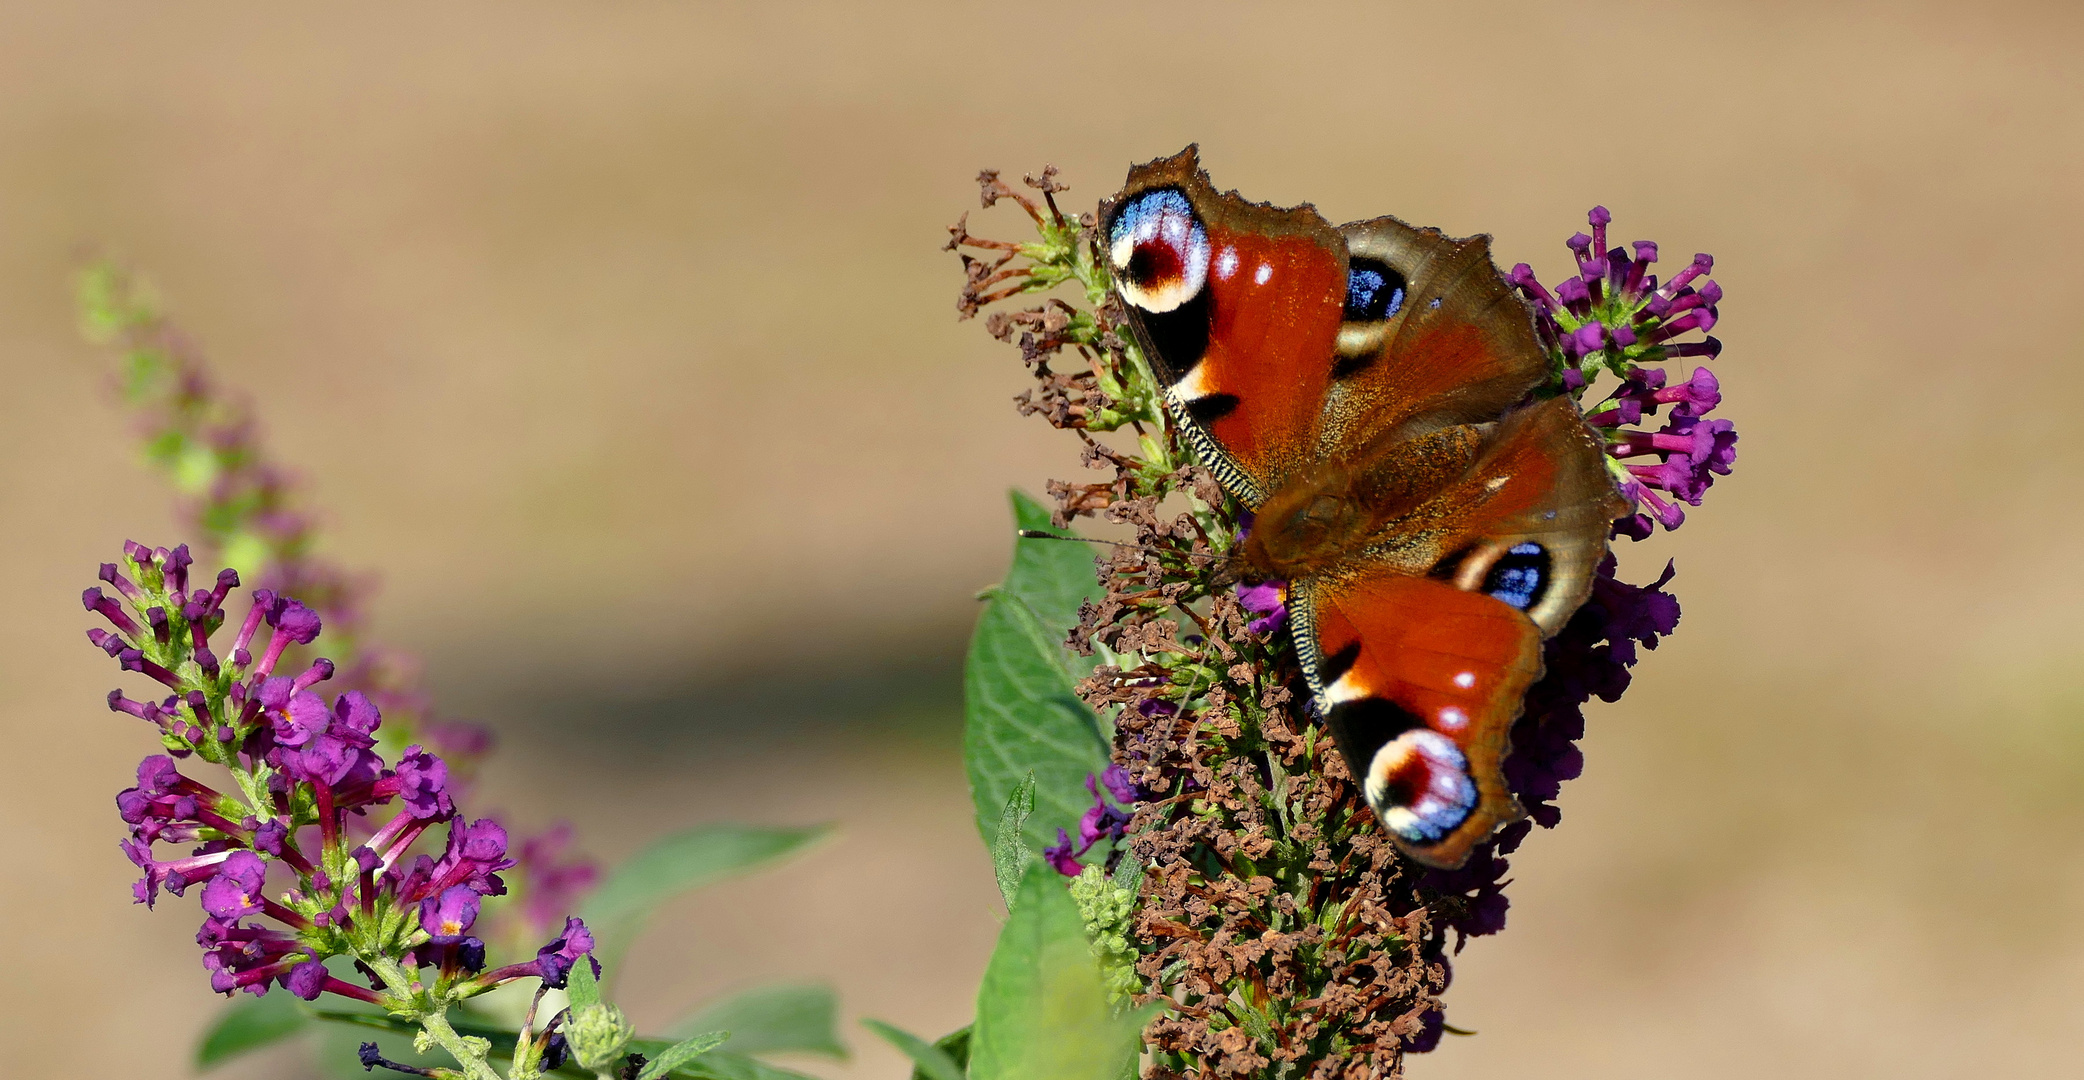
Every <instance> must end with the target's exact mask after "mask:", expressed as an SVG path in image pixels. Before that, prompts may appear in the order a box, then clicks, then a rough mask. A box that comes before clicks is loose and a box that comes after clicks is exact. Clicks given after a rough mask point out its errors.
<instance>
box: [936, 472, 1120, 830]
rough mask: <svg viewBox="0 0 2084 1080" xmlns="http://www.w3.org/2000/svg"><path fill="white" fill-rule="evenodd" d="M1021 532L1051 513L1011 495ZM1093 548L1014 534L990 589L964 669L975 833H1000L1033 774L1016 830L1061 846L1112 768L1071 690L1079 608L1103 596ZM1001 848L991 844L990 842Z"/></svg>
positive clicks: (1078, 665)
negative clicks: (1006, 562)
mask: <svg viewBox="0 0 2084 1080" xmlns="http://www.w3.org/2000/svg"><path fill="white" fill-rule="evenodd" d="M1013 516H1014V521H1015V523H1016V524H1017V525H1018V526H1019V527H1020V528H1023V529H1044V528H1048V526H1049V513H1048V511H1046V510H1044V509H1042V507H1041V506H1040V505H1039V504H1037V503H1036V502H1035V501H1034V500H1033V499H1030V498H1028V497H1027V496H1025V495H1022V494H1020V493H1019V492H1014V493H1013ZM1098 592H1099V585H1098V583H1097V581H1096V579H1095V577H1094V573H1093V554H1092V552H1091V551H1089V550H1086V545H1084V544H1072V543H1065V542H1063V541H1058V540H1026V539H1022V540H1016V541H1014V546H1013V566H1012V568H1011V569H1009V570H1008V571H1007V572H1006V580H1005V581H1004V582H1003V583H1002V584H1000V585H999V586H998V587H997V588H995V589H993V590H991V591H990V593H989V595H990V603H989V604H988V605H987V606H986V607H985V609H984V614H983V615H982V616H981V617H980V618H979V619H978V620H977V630H976V633H975V634H973V635H972V636H971V638H970V652H969V658H968V660H967V661H966V662H965V664H964V667H963V735H962V742H963V746H962V752H963V761H964V764H965V765H966V767H967V769H968V771H969V778H970V798H971V800H972V801H973V802H974V803H975V805H976V812H977V831H978V833H979V834H980V835H981V836H983V838H984V842H985V843H986V844H994V841H995V840H996V839H997V837H998V831H999V818H1000V816H1001V815H1002V814H1003V812H1004V811H1005V808H1006V806H1007V803H1008V801H1009V799H1010V798H1011V797H1012V795H1013V792H1014V789H1015V788H1016V787H1018V786H1019V785H1020V784H1021V783H1023V782H1024V781H1025V780H1026V778H1027V777H1028V776H1029V775H1030V774H1032V775H1033V776H1034V780H1035V794H1034V812H1033V813H1032V814H1031V815H1030V816H1029V817H1028V819H1027V820H1026V822H1025V823H1024V824H1023V826H1022V828H1021V830H1020V833H1021V838H1022V840H1023V841H1024V842H1025V843H1026V844H1027V845H1028V847H1029V849H1030V850H1034V851H1040V850H1041V849H1043V848H1046V847H1048V846H1050V845H1052V844H1054V843H1056V831H1057V830H1058V829H1060V828H1062V829H1070V828H1074V827H1075V826H1076V825H1077V822H1078V818H1079V816H1080V815H1081V814H1084V813H1085V810H1086V807H1087V806H1089V805H1090V804H1091V803H1092V795H1091V793H1090V792H1088V791H1086V788H1085V780H1086V777H1087V776H1088V775H1090V774H1095V773H1098V772H1100V771H1101V770H1103V769H1105V768H1106V767H1107V735H1106V734H1105V732H1104V731H1103V729H1102V726H1101V723H1100V718H1099V717H1097V716H1095V715H1093V711H1092V710H1091V709H1088V708H1086V705H1085V703H1084V702H1082V701H1080V700H1078V695H1077V694H1076V693H1075V692H1074V689H1073V688H1074V687H1075V686H1076V685H1077V683H1078V680H1079V679H1081V678H1083V677H1084V676H1085V675H1086V674H1087V673H1088V672H1090V671H1091V670H1092V665H1093V661H1092V660H1091V659H1089V658H1081V657H1077V656H1074V655H1072V654H1071V652H1070V651H1069V650H1067V649H1065V648H1064V638H1065V637H1066V636H1067V635H1069V634H1070V632H1071V628H1072V627H1074V626H1075V625H1077V622H1078V607H1079V604H1080V603H1082V602H1083V601H1085V600H1086V599H1088V598H1091V597H1093V596H1095V595H1097V594H1098ZM994 846H995V845H994Z"/></svg>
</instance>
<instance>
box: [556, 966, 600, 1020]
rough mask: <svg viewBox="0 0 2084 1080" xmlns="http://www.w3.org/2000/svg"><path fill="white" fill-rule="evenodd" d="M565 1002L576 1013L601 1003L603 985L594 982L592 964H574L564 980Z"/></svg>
mask: <svg viewBox="0 0 2084 1080" xmlns="http://www.w3.org/2000/svg"><path fill="white" fill-rule="evenodd" d="M564 996H565V1000H567V1001H569V1002H571V1005H572V1008H573V1010H574V1011H576V1010H578V1009H582V1008H585V1007H587V1006H589V1005H598V1004H600V1003H601V984H600V983H598V982H596V981H594V977H593V965H592V964H573V965H572V972H571V974H570V975H567V976H565V980H564Z"/></svg>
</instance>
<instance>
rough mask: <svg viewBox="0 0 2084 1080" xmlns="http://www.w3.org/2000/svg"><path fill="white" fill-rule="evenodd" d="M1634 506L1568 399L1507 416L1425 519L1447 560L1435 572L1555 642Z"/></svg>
mask: <svg viewBox="0 0 2084 1080" xmlns="http://www.w3.org/2000/svg"><path fill="white" fill-rule="evenodd" d="M1627 508H1628V505H1627V503H1626V502H1625V501H1623V500H1622V498H1621V493H1620V492H1619V490H1617V489H1616V488H1615V487H1614V481H1613V478H1612V477H1611V476H1610V475H1609V474H1608V472H1607V469H1606V451H1605V447H1604V444H1603V443H1602V442H1601V440H1600V438H1599V436H1598V435H1596V434H1594V433H1593V431H1592V429H1591V428H1589V427H1587V426H1586V425H1585V421H1584V417H1583V416H1582V415H1580V414H1579V412H1578V410H1577V407H1576V406H1575V405H1574V404H1572V403H1571V401H1570V399H1569V398H1567V397H1557V398H1551V399H1549V400H1547V401H1543V402H1540V403H1538V404H1535V405H1530V406H1528V407H1527V408H1524V409H1519V410H1516V411H1514V412H1512V413H1509V414H1507V415H1506V417H1505V419H1503V420H1501V421H1499V422H1498V424H1497V426H1496V427H1495V428H1493V429H1492V430H1491V432H1490V434H1489V436H1488V437H1487V439H1486V442H1485V446H1484V449H1483V450H1482V452H1481V453H1480V454H1479V455H1478V457H1477V460H1476V463H1475V464H1474V465H1473V466H1472V467H1471V468H1470V470H1469V472H1468V473H1467V474H1466V475H1465V476H1464V477H1462V478H1461V479H1460V480H1458V481H1456V482H1455V483H1454V484H1452V485H1450V486H1449V487H1448V488H1447V489H1446V490H1445V491H1443V492H1442V493H1441V494H1440V495H1438V496H1435V498H1434V500H1433V504H1432V506H1430V507H1428V508H1427V511H1426V512H1422V514H1421V516H1424V517H1428V518H1430V519H1431V520H1433V521H1434V522H1437V523H1438V524H1437V526H1436V527H1437V528H1439V529H1440V530H1441V533H1442V535H1441V538H1440V539H1438V540H1437V541H1435V542H1436V543H1437V544H1438V546H1439V548H1440V550H1441V551H1442V552H1443V553H1444V554H1445V555H1446V556H1447V561H1446V562H1444V563H1443V564H1441V565H1438V566H1436V567H1434V569H1433V573H1434V574H1435V575H1437V576H1442V577H1446V578H1448V579H1449V580H1451V581H1452V582H1453V583H1454V584H1455V586H1456V587H1458V588H1461V589H1466V590H1468V591H1470V592H1476V593H1482V594H1486V595H1488V596H1491V597H1494V598H1496V599H1498V600H1501V601H1503V602H1504V603H1506V604H1507V605H1509V606H1511V607H1514V608H1517V609H1519V610H1521V611H1524V612H1526V613H1527V615H1528V617H1530V618H1532V619H1533V620H1534V623H1535V625H1537V626H1538V627H1540V629H1541V633H1542V636H1543V637H1553V636H1554V635H1555V634H1556V632H1557V631H1559V630H1561V629H1562V628H1563V624H1564V623H1565V622H1568V621H1569V619H1570V616H1571V615H1572V614H1573V613H1574V612H1576V611H1577V609H1578V605H1580V604H1582V603H1584V601H1585V597H1586V596H1587V595H1588V594H1589V593H1590V592H1591V589H1592V574H1593V571H1594V570H1595V569H1596V568H1597V567H1598V565H1599V560H1600V559H1602V558H1604V557H1605V555H1606V544H1607V537H1608V535H1609V529H1610V527H1611V526H1612V524H1613V521H1614V519H1615V518H1617V517H1619V516H1620V515H1621V514H1623V513H1625V512H1626V511H1627Z"/></svg>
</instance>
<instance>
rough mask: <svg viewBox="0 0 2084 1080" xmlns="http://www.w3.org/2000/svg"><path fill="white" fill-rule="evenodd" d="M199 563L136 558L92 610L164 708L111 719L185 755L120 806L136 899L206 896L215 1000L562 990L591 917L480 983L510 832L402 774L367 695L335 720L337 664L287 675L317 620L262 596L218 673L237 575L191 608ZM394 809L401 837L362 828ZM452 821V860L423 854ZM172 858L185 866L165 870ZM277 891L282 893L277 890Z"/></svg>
mask: <svg viewBox="0 0 2084 1080" xmlns="http://www.w3.org/2000/svg"><path fill="white" fill-rule="evenodd" d="M191 562H192V560H191V559H190V557H189V554H188V550H187V548H186V547H185V546H183V547H178V548H174V549H171V550H169V549H165V548H159V549H151V548H146V547H145V546H143V545H140V544H134V543H133V544H127V545H126V546H125V549H124V562H123V564H122V565H120V566H119V565H117V564H114V563H111V564H107V565H104V566H103V567H102V568H101V580H102V581H103V583H104V584H106V585H108V586H109V587H111V588H113V589H114V590H115V593H116V595H114V596H110V595H108V594H106V593H104V592H103V590H102V589H101V588H99V587H97V588H92V589H88V590H87V591H86V594H85V596H84V597H83V599H84V603H85V606H86V608H87V609H88V610H89V611H93V612H96V613H98V614H100V615H101V616H103V617H104V618H105V619H106V620H107V621H108V622H109V624H110V625H111V626H113V627H114V630H113V632H111V631H109V630H102V629H95V630H90V631H89V632H88V638H89V640H91V641H92V642H93V643H94V644H95V645H96V646H97V647H99V648H101V649H102V650H103V651H105V652H107V653H108V654H109V655H110V656H112V657H115V658H116V659H117V660H118V661H119V662H120V663H121V664H122V666H123V668H124V669H125V670H128V671H137V672H142V673H143V674H145V675H147V676H149V677H151V678H152V679H154V680H156V681H157V682H158V683H160V684H161V686H162V687H163V688H164V689H165V690H166V691H167V693H166V695H165V696H164V697H162V698H159V699H157V700H148V701H137V700H133V699H131V698H129V697H127V696H126V695H124V694H123V692H122V691H120V690H118V691H115V692H112V693H111V694H110V695H109V706H110V708H111V709H113V710H115V711H117V712H122V713H127V714H129V715H131V716H135V717H138V718H139V719H142V720H144V721H146V722H148V723H151V724H153V725H154V726H155V727H156V728H157V729H158V733H159V736H160V740H161V742H162V743H163V744H164V745H165V747H166V749H167V751H168V752H167V753H166V754H159V755H154V756H152V757H148V758H146V759H145V760H144V761H143V762H142V763H141V764H140V765H139V766H138V771H137V786H135V787H132V788H128V789H126V790H124V791H123V792H122V793H120V794H119V795H118V796H117V797H116V806H117V810H118V812H119V813H120V814H121V815H122V818H123V820H124V822H125V823H126V824H128V825H129V826H130V837H129V839H127V840H125V841H124V842H123V849H124V852H125V854H127V855H128V856H129V857H130V859H131V861H132V862H134V863H136V864H137V865H138V867H139V868H140V869H141V870H143V871H144V877H143V878H142V879H140V880H139V881H138V883H137V885H136V886H135V888H134V890H133V891H134V895H135V896H136V899H137V900H138V901H139V902H140V903H143V904H146V905H147V906H150V905H152V904H153V903H154V901H155V900H156V898H157V896H158V894H159V892H160V891H161V890H165V891H167V892H169V893H172V894H174V895H177V896H179V895H182V894H183V893H184V892H185V890H186V889H187V888H189V887H190V886H194V885H200V886H201V905H202V908H203V912H204V914H205V915H206V916H207V918H206V919H205V921H204V923H203V926H202V929H201V931H200V932H199V933H198V934H197V936H196V940H197V943H198V944H200V945H201V946H202V947H203V964H204V967H205V968H206V969H207V970H208V971H209V972H210V985H211V987H212V989H214V990H217V991H219V992H223V993H229V992H232V991H236V990H245V991H248V992H250V993H253V994H256V995H258V994H264V993H266V992H267V991H268V989H269V988H270V987H271V986H273V985H275V984H277V983H280V984H281V985H283V986H284V987H286V988H287V989H289V990H290V992H291V993H293V994H296V995H297V996H299V997H303V998H306V999H311V998H315V997H317V996H318V995H319V994H320V993H326V992H330V993H335V994H339V995H342V996H345V997H351V998H356V999H358V1000H362V1001H368V1002H373V1003H381V1004H387V1005H390V1004H396V1002H395V1001H392V1000H391V999H390V996H393V995H398V994H407V993H411V992H415V991H416V988H417V987H418V985H419V984H418V982H417V980H416V979H414V978H412V977H409V976H408V975H407V974H406V973H408V972H410V971H412V970H414V969H417V968H421V967H433V968H436V969H438V972H439V975H438V978H437V981H436V987H437V988H438V989H439V990H440V991H442V992H443V993H447V994H449V995H450V996H451V997H463V996H469V994H472V993H477V992H482V991H483V990H485V989H490V988H491V987H492V986H494V985H497V984H499V983H502V982H505V981H508V980H510V979H515V978H522V977H529V976H533V977H539V978H541V979H543V980H544V982H545V983H547V984H551V985H558V984H561V982H562V980H563V979H564V976H565V973H566V972H568V971H570V969H571V966H572V964H574V963H575V962H576V961H577V958H578V957H579V956H580V955H583V954H585V953H587V952H589V951H590V950H591V949H592V947H593V940H592V937H591V935H589V934H588V933H587V931H586V928H585V926H584V925H583V924H582V923H580V922H579V921H578V920H577V919H571V920H568V921H567V923H566V925H565V927H564V930H563V932H562V933H561V934H560V935H559V937H558V938H557V940H555V941H553V942H551V943H550V944H549V945H547V946H545V947H544V948H543V949H542V950H541V951H539V952H538V954H537V957H536V958H535V959H534V960H532V961H529V962H526V963H522V964H514V965H509V966H507V967H504V968H500V969H498V970H497V971H495V972H491V973H484V974H481V972H483V969H484V967H485V945H484V942H483V941H482V940H480V939H479V938H477V937H474V936H472V935H471V932H470V931H471V929H472V927H473V925H474V924H475V922H476V921H477V918H478V913H479V907H480V904H481V903H482V901H483V899H484V898H485V897H488V896H498V895H501V894H503V893H505V892H506V884H505V882H504V881H502V880H501V878H500V876H499V875H500V872H501V871H504V870H508V869H510V868H512V867H513V866H514V865H515V861H514V860H513V859H512V858H510V857H509V856H508V854H507V848H508V843H507V833H506V830H505V828H503V827H502V826H501V825H500V824H499V823H498V822H497V821H494V820H492V819H489V818H481V819H478V820H470V819H468V818H466V817H464V816H463V815H462V814H461V813H460V812H459V811H458V808H457V806H456V801H455V797H454V793H453V789H452V785H451V780H450V775H449V769H448V766H447V764H446V763H444V762H443V760H442V759H441V758H440V757H437V756H436V755H434V754H431V753H428V752H427V751H426V750H425V749H423V748H422V747H420V746H418V745H414V746H408V747H406V748H405V749H404V751H403V752H402V753H401V754H400V755H399V756H398V758H397V760H396V762H395V763H387V762H386V761H385V760H384V758H383V757H382V756H380V755H379V754H378V752H377V750H376V749H375V747H376V737H375V736H376V732H377V729H378V728H379V726H380V725H381V724H382V723H383V717H382V715H381V713H380V711H379V710H378V708H377V706H376V705H375V704H374V703H373V702H372V701H371V700H370V698H369V696H368V695H366V694H364V693H362V692H360V691H350V692H348V693H344V694H340V695H339V696H338V697H336V698H334V699H333V700H332V701H331V702H328V701H327V700H326V699H325V698H324V697H323V696H322V695H320V694H319V693H318V692H317V690H315V689H314V687H316V686H317V685H318V684H320V683H323V682H325V681H326V680H327V679H329V678H331V677H332V675H333V664H332V662H331V661H329V660H325V659H318V660H314V661H312V662H311V663H310V665H309V666H308V667H306V668H305V669H304V670H303V671H301V672H298V673H297V674H295V675H284V674H278V673H277V668H278V665H279V663H280V661H281V659H282V656H283V653H284V652H285V651H286V650H287V649H288V648H289V647H290V646H292V645H310V644H311V643H312V642H313V641H315V640H316V639H317V638H318V636H319V630H320V619H319V616H318V615H317V613H315V612H314V611H312V610H311V609H310V608H308V607H306V606H305V605H304V604H302V603H300V602H298V601H296V600H294V599H290V598H288V597H285V596H280V595H277V594H276V593H274V592H272V591H270V590H267V589H257V590H254V592H253V594H252V605H251V607H250V608H249V609H248V610H247V613H246V616H245V618H244V620H243V621H242V622H241V623H240V624H239V626H238V629H237V631H236V633H235V634H234V637H233V640H232V641H230V642H229V643H228V645H229V647H228V648H227V649H226V650H225V652H224V654H223V656H222V657H220V656H219V655H218V653H217V651H216V650H215V648H213V645H212V640H213V637H214V636H215V635H216V634H217V633H218V631H219V630H220V629H221V628H223V626H224V625H225V623H226V617H225V612H224V602H225V600H226V599H227V597H228V596H229V594H230V592H231V590H232V589H234V588H237V587H238V584H239V580H238V575H237V574H236V573H234V572H232V571H230V570H227V571H224V572H223V573H221V574H219V575H218V576H217V579H216V581H215V583H214V585H213V587H212V588H209V589H202V588H198V589H195V590H194V591H193V592H190V591H189V589H188V585H189V580H188V571H189V567H190V564H191ZM256 653H257V654H258V655H256ZM188 758H200V759H202V760H204V761H206V762H210V763H212V764H215V765H219V766H222V767H223V768H224V769H226V770H227V771H228V772H229V773H230V774H231V779H232V780H233V784H232V785H231V786H230V787H229V788H227V789H225V790H219V789H218V788H213V787H211V786H209V785H207V784H204V783H202V782H201V781H198V780H196V779H194V778H192V777H190V776H188V775H185V774H184V773H183V772H182V771H181V768H180V766H179V765H178V764H177V763H176V759H188ZM385 806H389V807H392V808H393V809H394V810H395V813H394V814H393V816H392V817H391V818H390V819H389V820H388V821H387V822H385V823H383V824H381V825H374V826H372V825H369V824H366V823H365V821H366V818H367V816H368V815H369V813H370V811H371V810H373V809H375V808H378V807H385ZM443 823H446V824H447V825H448V840H447V844H446V846H445V848H444V850H443V851H442V852H441V854H439V855H438V856H437V855H432V854H424V853H422V854H417V855H415V854H414V853H413V848H414V845H415V844H416V843H417V842H418V841H419V840H420V839H421V837H422V836H423V834H425V833H426V832H427V831H428V830H429V829H431V828H433V827H434V826H436V825H439V824H443ZM358 837H359V839H358ZM161 843H165V844H169V845H176V846H181V847H186V848H187V849H188V850H187V851H186V852H185V853H183V854H176V855H173V856H171V857H167V858H161V857H160V855H159V853H158V852H157V850H156V849H155V845H156V844H161ZM271 876H276V877H279V878H280V879H281V880H280V882H279V883H278V884H277V886H275V887H274V888H271V887H270V884H269V879H270V877H271ZM546 891H547V892H550V893H551V895H553V896H556V895H561V896H563V897H569V896H570V895H571V892H572V889H571V888H570V887H569V886H568V887H566V888H565V889H563V891H562V893H558V892H557V891H555V890H546ZM333 957H345V958H350V959H352V960H353V961H354V962H355V963H356V965H357V966H358V967H359V968H360V970H361V971H362V972H363V973H364V974H365V975H368V976H369V982H370V984H369V985H368V986H367V987H364V986H361V985H358V984H356V983H352V982H348V981H344V980H342V979H339V978H336V977H334V975H333V974H331V973H330V971H329V969H328V968H327V965H326V963H325V962H326V960H328V959H329V958H333Z"/></svg>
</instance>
